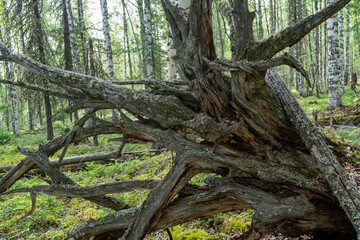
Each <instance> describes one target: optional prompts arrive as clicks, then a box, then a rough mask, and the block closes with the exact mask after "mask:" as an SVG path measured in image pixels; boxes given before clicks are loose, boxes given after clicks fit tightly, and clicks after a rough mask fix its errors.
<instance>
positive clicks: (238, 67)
mask: <svg viewBox="0 0 360 240" xmlns="http://www.w3.org/2000/svg"><path fill="white" fill-rule="evenodd" d="M348 2H350V0H338V1H335V2H334V3H332V4H330V5H329V6H328V7H326V8H324V9H323V10H321V11H320V12H318V13H315V14H313V15H311V16H308V17H306V18H304V19H302V20H300V21H299V22H297V23H295V24H294V25H292V26H289V27H287V28H285V29H283V30H281V31H279V32H277V33H275V34H274V35H272V36H271V37H270V38H268V39H265V40H263V41H261V42H257V41H255V40H254V38H253V30H252V21H253V19H254V16H255V15H254V13H253V12H250V11H249V8H248V1H247V0H229V8H230V9H231V11H229V16H228V17H229V24H230V26H231V35H230V38H231V47H232V53H233V56H232V59H231V60H229V59H218V58H217V56H216V51H215V45H214V41H213V34H212V25H211V23H212V20H211V1H210V0H192V1H172V0H162V5H163V9H164V11H165V14H166V17H167V19H168V22H169V25H170V27H171V30H172V37H173V42H174V45H175V48H176V50H177V54H176V58H175V59H174V60H175V62H176V64H177V68H178V70H179V73H180V76H181V78H182V80H183V81H184V82H185V83H186V84H187V85H186V86H183V85H178V84H175V83H167V82H164V83H159V82H156V81H151V80H145V81H142V82H143V83H144V84H147V85H148V86H149V88H150V89H151V91H150V92H149V91H141V90H131V89H128V88H125V87H122V86H121V84H120V85H119V84H114V83H110V82H107V81H104V80H101V79H98V78H96V77H92V76H88V75H83V74H79V73H74V72H70V71H65V70H61V69H57V68H53V67H51V66H47V65H44V64H41V63H39V62H36V61H34V60H33V59H31V58H28V57H26V56H24V55H21V54H17V53H13V52H10V51H9V50H8V48H6V46H5V45H4V44H2V43H1V44H0V50H1V56H0V60H2V61H11V62H14V63H17V64H19V65H22V66H23V67H25V68H26V69H27V70H29V71H31V72H33V73H35V74H37V75H39V76H41V77H42V78H44V79H45V80H46V81H48V82H49V83H52V84H55V85H58V86H60V87H63V88H64V89H66V90H67V95H70V97H71V98H72V101H73V102H74V104H73V106H72V107H71V109H67V110H68V112H69V111H76V110H78V109H84V108H89V107H91V108H93V110H90V111H92V112H93V111H97V110H100V109H117V110H118V111H119V112H120V114H121V120H120V121H119V122H106V121H102V120H99V121H97V125H95V126H92V127H87V128H86V127H83V124H82V123H83V122H84V121H85V119H83V120H80V121H82V122H81V123H78V124H77V125H76V126H75V128H74V129H73V130H72V131H70V132H69V133H67V134H65V135H63V136H61V137H58V138H56V139H54V140H52V141H50V142H48V143H46V144H45V145H44V146H40V147H39V149H37V150H34V151H30V150H28V149H24V148H22V147H20V146H19V150H20V151H21V152H22V153H23V154H25V155H26V156H27V158H26V159H24V160H22V161H21V162H20V163H19V164H18V165H16V166H14V167H13V168H12V169H11V170H10V171H9V172H8V173H6V174H5V175H4V176H3V177H2V178H1V179H0V191H1V192H4V191H6V190H7V189H8V188H9V187H10V186H11V185H12V184H13V183H14V182H16V180H18V179H19V178H20V177H21V176H23V175H24V174H25V173H26V172H27V171H28V170H29V169H31V168H32V167H33V166H34V165H35V164H36V165H38V167H40V168H41V169H42V170H43V171H44V172H46V173H47V174H48V175H49V176H50V178H51V179H52V184H54V186H53V188H58V189H61V192H62V193H61V194H63V195H66V189H70V190H69V193H68V194H69V196H74V194H73V192H74V189H77V188H79V186H77V184H76V183H75V182H74V181H72V180H71V179H69V178H68V177H67V176H66V175H64V174H63V173H61V171H60V170H59V169H57V168H54V167H51V165H50V163H49V162H48V159H47V157H48V156H50V155H52V154H53V153H54V152H56V151H58V150H60V149H61V148H63V147H65V149H66V146H67V145H68V144H69V143H70V142H74V141H79V140H80V139H81V138H85V137H88V136H93V135H99V134H106V133H122V134H123V138H125V139H137V140H139V141H144V142H152V143H154V144H155V146H158V147H161V148H167V149H169V150H172V151H174V152H175V153H176V156H175V158H174V160H173V166H172V168H171V169H170V171H169V173H168V174H167V175H166V176H165V177H164V179H163V180H162V181H160V182H159V183H157V184H156V187H155V188H154V189H153V190H152V191H151V192H150V193H149V195H148V197H147V198H146V200H144V202H143V203H142V204H141V205H140V206H139V207H136V208H131V209H128V210H120V211H118V212H116V213H115V214H112V215H109V216H107V217H105V218H103V219H98V220H93V221H91V222H89V223H87V224H85V225H83V226H79V227H77V228H76V229H75V230H74V231H73V232H72V233H70V234H69V236H68V237H69V238H75V239H89V238H90V237H92V236H97V237H95V238H98V239H99V238H102V237H104V236H112V238H114V239H116V238H118V237H121V236H122V237H123V239H128V240H130V239H131V240H133V239H142V238H144V237H145V235H146V234H147V233H149V232H151V231H153V230H156V229H160V228H168V227H169V226H173V225H176V224H179V223H182V222H187V221H191V220H193V219H194V218H198V217H202V216H208V215H212V214H215V213H218V212H223V211H229V210H236V209H242V208H251V209H254V210H255V215H254V218H253V221H252V227H251V229H250V230H249V231H248V232H246V233H245V235H244V239H260V238H261V237H263V236H265V235H266V234H268V233H275V232H276V233H282V234H283V235H285V236H299V235H301V234H304V233H312V234H314V235H315V236H316V237H317V238H316V239H328V237H329V236H336V237H338V238H339V239H354V238H355V236H356V235H357V234H359V233H360V212H359V209H360V200H359V193H358V191H357V187H356V186H355V185H354V183H353V182H352V181H351V180H350V179H349V177H348V175H347V174H346V172H345V171H344V169H343V168H342V166H341V164H340V163H339V162H338V161H337V159H336V157H335V156H334V154H333V152H332V151H331V150H330V149H329V147H328V145H327V144H326V142H325V140H324V139H323V137H322V136H321V135H320V134H319V133H318V131H317V129H316V128H315V127H314V126H313V124H312V123H311V122H310V121H309V120H308V119H307V117H306V115H305V113H304V112H303V111H302V109H301V107H300V106H299V105H298V103H297V102H296V100H295V98H294V97H293V96H292V95H291V93H290V92H289V90H288V89H287V88H286V86H285V84H284V83H283V82H282V80H281V78H280V77H279V75H278V74H277V73H276V71H275V70H274V69H272V68H273V67H275V66H278V65H284V64H285V65H289V66H290V67H293V68H295V69H296V70H297V71H299V72H301V73H302V74H303V75H304V76H305V77H306V78H307V74H306V71H305V70H304V69H303V68H302V67H301V66H300V64H299V63H298V62H297V60H296V59H295V58H293V57H291V56H289V55H288V54H284V55H282V56H279V57H275V55H276V54H277V53H279V52H280V51H282V50H284V49H285V48H287V47H289V46H291V45H293V44H295V43H297V42H298V41H300V40H301V39H302V38H303V37H304V36H306V34H308V33H309V32H310V31H311V30H312V29H314V28H315V27H317V26H319V25H320V24H321V23H323V22H324V21H325V20H326V19H327V18H329V17H330V16H332V15H333V14H335V13H336V12H337V11H339V10H340V9H341V8H343V7H344V6H345V5H346V4H347V3H348ZM226 72H230V75H227V74H226ZM31 87H32V88H33V89H35V88H34V87H33V86H31ZM41 91H47V90H46V89H42V90H41ZM48 92H50V91H48ZM57 96H59V97H64V98H67V97H69V96H65V95H62V94H59V93H57ZM123 110H126V111H127V114H125V113H124V111H123ZM129 115H131V117H129ZM84 118H86V116H84ZM90 129H91V130H90ZM63 152H64V153H65V152H66V150H64V151H63ZM319 170H320V171H319ZM203 172H206V173H216V174H218V175H221V176H222V178H220V179H214V178H210V179H207V181H206V182H207V186H204V187H203V188H201V189H197V190H195V191H188V192H187V191H185V192H186V193H183V192H184V189H186V188H187V186H188V181H189V180H190V179H191V178H192V177H193V176H195V175H196V174H199V173H203ZM69 186H70V187H69ZM48 188H49V187H47V191H45V190H44V187H38V189H36V187H34V188H33V189H32V190H31V189H26V191H29V192H31V191H32V194H37V193H40V192H43V193H45V192H46V193H50V192H51V189H50V190H49V189H48ZM50 188H51V187H50ZM94 188H96V187H94ZM134 188H136V187H134ZM139 188H141V187H140V183H139ZM23 190H24V189H23ZM18 191H22V190H18ZM24 191H25V190H24ZM64 192H65V193H64ZM95 192H96V191H95ZM107 193H108V192H101V195H100V196H99V195H97V194H95V193H94V194H93V195H83V196H82V197H84V198H85V199H87V200H90V201H93V202H96V203H97V204H101V205H103V206H107V207H110V208H113V209H117V210H119V209H124V208H127V207H129V206H127V205H126V204H125V203H122V202H120V201H118V200H116V199H112V198H109V197H107V196H106V195H105V194H107ZM71 194H73V195H71ZM79 196H80V195H79ZM111 201H112V202H111ZM195 206H196V207H195Z"/></svg>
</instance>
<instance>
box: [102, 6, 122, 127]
mask: <svg viewBox="0 0 360 240" xmlns="http://www.w3.org/2000/svg"><path fill="white" fill-rule="evenodd" d="M100 6H101V14H102V20H103V33H104V40H105V49H106V57H107V65H108V75H109V79H110V81H113V80H114V76H115V73H114V61H113V54H112V47H111V36H110V30H109V29H110V24H109V13H108V7H107V0H100ZM125 71H126V67H125ZM125 76H126V73H125ZM112 120H113V121H115V122H116V121H118V120H119V117H118V115H117V113H116V111H115V110H112Z"/></svg>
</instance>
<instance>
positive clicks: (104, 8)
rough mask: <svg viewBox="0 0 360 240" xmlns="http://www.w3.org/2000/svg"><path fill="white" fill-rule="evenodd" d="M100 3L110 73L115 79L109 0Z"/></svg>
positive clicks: (111, 78) (112, 78) (111, 77)
mask: <svg viewBox="0 0 360 240" xmlns="http://www.w3.org/2000/svg"><path fill="white" fill-rule="evenodd" d="M100 5H101V14H102V19H103V33H104V40H105V49H106V56H107V65H108V74H109V78H110V80H114V63H113V55H112V48H111V37H110V30H109V26H110V24H109V14H108V7H107V0H100Z"/></svg>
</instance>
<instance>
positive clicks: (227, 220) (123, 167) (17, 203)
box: [0, 88, 360, 240]
mask: <svg viewBox="0 0 360 240" xmlns="http://www.w3.org/2000/svg"><path fill="white" fill-rule="evenodd" d="M294 95H295V96H298V93H297V92H294ZM357 96H358V95H357V94H355V93H354V92H352V91H350V90H349V89H347V88H346V91H345V94H344V105H346V106H348V108H344V109H340V110H336V111H333V112H329V111H324V109H325V108H326V106H327V95H321V96H320V98H316V97H307V98H299V97H298V101H299V103H300V104H301V106H302V107H303V109H304V110H305V112H306V113H307V114H308V116H309V118H310V119H312V120H317V124H318V127H319V129H320V130H321V131H322V132H323V133H324V134H325V135H326V136H328V137H329V138H331V139H332V140H333V141H336V142H338V143H340V144H342V146H343V148H344V149H345V151H347V161H346V162H344V167H345V168H346V169H347V171H348V173H349V174H350V175H351V176H352V177H353V180H354V181H355V182H358V183H360V177H359V176H360V174H359V169H360V166H359V164H358V162H360V128H359V126H360V125H359V122H356V121H354V120H353V119H350V120H349V116H347V115H346V114H349V112H354V113H355V115H356V114H359V113H358V112H359V108H360V107H359V105H356V100H357V98H356V97H357ZM345 115H346V116H345ZM341 117H343V118H344V119H345V120H346V121H345V120H344V121H338V122H336V121H337V120H338V119H339V118H341ZM324 119H325V120H324ZM326 119H327V120H326ZM331 119H332V120H331ZM357 119H360V117H359V116H357ZM56 124H57V127H56V129H55V130H56V131H55V133H56V134H60V133H61V132H62V131H64V129H66V127H65V126H64V125H62V124H61V123H58V122H57V123H56ZM8 135H9V134H8V133H1V132H0V167H2V166H8V165H13V164H16V163H18V162H19V161H20V160H21V159H22V158H23V156H22V155H21V154H20V153H19V152H18V150H17V148H16V146H14V144H12V143H11V141H10V142H8V141H6V139H7V137H6V136H8ZM4 136H5V137H4ZM11 137H13V136H11ZM118 137H120V136H119V135H108V136H99V142H100V146H93V145H92V144H91V141H92V139H90V142H88V143H82V144H79V145H76V146H75V145H70V146H69V149H68V152H67V155H66V157H69V156H77V155H84V154H90V153H96V152H110V151H115V150H117V149H118V147H119V143H118V142H114V141H110V139H113V138H118ZM14 138H15V139H16V141H17V142H18V144H19V145H21V146H23V147H28V148H30V149H35V148H37V147H38V145H39V144H41V143H44V142H45V141H46V135H45V132H44V129H37V130H35V131H33V132H26V131H23V132H22V133H21V136H20V137H14ZM4 139H5V140H4ZM2 141H3V142H2ZM5 142H7V143H5ZM149 148H151V146H150V145H144V144H127V145H126V146H125V148H124V149H123V152H133V151H140V150H145V149H149ZM59 155H60V151H59V152H58V153H56V154H55V155H54V156H52V157H51V159H58V157H59ZM171 162H172V153H171V152H170V151H165V152H163V153H162V154H156V153H143V154H141V155H137V156H128V157H127V159H126V160H121V161H111V162H108V163H105V164H95V163H93V162H90V163H86V164H85V165H84V166H79V167H78V168H77V170H76V171H74V170H73V169H67V168H65V169H64V170H65V173H66V174H67V175H68V176H69V177H71V178H72V179H74V180H75V181H76V182H77V183H79V184H80V185H83V186H85V185H86V186H87V185H95V184H100V183H106V182H113V181H120V180H129V179H148V178H153V179H162V178H163V177H164V176H165V175H166V174H167V172H168V171H169V169H170V167H171ZM0 175H1V173H0ZM205 177H208V174H199V175H197V176H195V177H194V178H193V179H191V183H192V184H198V185H201V184H203V180H204V179H205ZM44 178H46V176H44V175H43V174H42V173H41V172H39V171H32V172H30V173H29V174H27V175H26V176H25V177H24V178H22V179H21V180H19V181H17V182H16V183H15V184H14V186H12V187H11V189H16V188H21V187H31V186H34V185H40V184H42V185H43V184H44V181H43V180H44ZM11 189H10V190H11ZM148 193H149V191H136V192H131V193H121V194H114V196H115V197H116V198H120V199H122V200H124V201H126V202H127V203H128V204H130V205H132V206H135V205H139V204H140V203H141V202H142V201H143V200H144V199H145V197H146V196H147V194H148ZM30 209H31V200H30V195H29V194H28V193H16V194H11V195H5V196H4V195H2V196H0V239H62V238H63V237H64V236H65V235H66V234H67V233H68V232H69V231H71V230H72V229H73V228H74V226H77V225H80V224H82V223H85V222H86V221H88V220H90V219H96V218H100V217H103V216H105V215H107V214H109V213H112V212H113V211H112V210H109V209H107V208H104V207H99V206H96V205H95V204H92V203H90V202H87V201H83V200H82V199H77V198H64V197H53V196H47V195H38V196H37V208H36V210H35V212H34V213H33V214H32V215H30V216H28V217H25V218H21V217H22V216H24V215H25V213H26V212H28V211H29V210H30ZM252 214H253V212H252V210H246V211H236V212H228V213H220V214H216V215H214V216H211V217H206V218H201V219H198V220H195V221H193V222H190V223H186V224H182V225H179V226H176V227H173V228H171V229H170V232H171V234H172V237H173V239H175V240H188V239H189V240H197V239H208V240H211V239H239V238H240V236H241V234H242V233H243V232H244V231H246V230H247V229H248V228H249V227H250V226H251V217H252ZM147 239H168V235H167V233H166V232H165V231H157V232H154V233H152V234H150V235H148V236H147ZM264 239H269V240H270V239H289V238H283V237H281V236H267V237H266V238H264ZM296 239H312V238H311V236H303V237H300V238H296Z"/></svg>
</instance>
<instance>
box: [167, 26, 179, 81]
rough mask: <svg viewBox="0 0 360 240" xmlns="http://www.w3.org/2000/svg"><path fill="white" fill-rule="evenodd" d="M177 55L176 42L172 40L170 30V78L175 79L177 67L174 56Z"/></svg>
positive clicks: (170, 79)
mask: <svg viewBox="0 0 360 240" xmlns="http://www.w3.org/2000/svg"><path fill="white" fill-rule="evenodd" d="M175 55H176V50H175V46H174V43H173V41H172V36H171V33H170V32H169V40H168V59H167V63H168V64H167V66H168V80H169V81H174V80H176V79H177V69H176V65H175V62H174V60H173V57H174V56H175Z"/></svg>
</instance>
